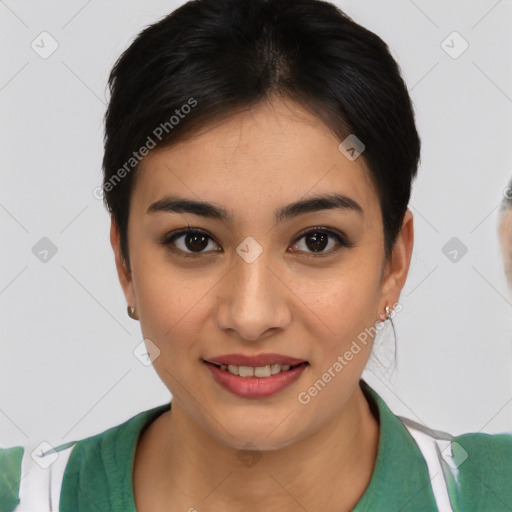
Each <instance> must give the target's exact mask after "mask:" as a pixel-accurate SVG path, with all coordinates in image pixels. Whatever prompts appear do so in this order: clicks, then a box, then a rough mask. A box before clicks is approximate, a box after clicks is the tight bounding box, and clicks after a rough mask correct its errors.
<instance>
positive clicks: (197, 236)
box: [161, 228, 218, 256]
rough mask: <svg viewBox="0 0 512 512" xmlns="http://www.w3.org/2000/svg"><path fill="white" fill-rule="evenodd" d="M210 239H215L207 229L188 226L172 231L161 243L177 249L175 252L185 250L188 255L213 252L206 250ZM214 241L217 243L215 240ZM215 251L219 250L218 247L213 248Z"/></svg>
mask: <svg viewBox="0 0 512 512" xmlns="http://www.w3.org/2000/svg"><path fill="white" fill-rule="evenodd" d="M210 241H211V242H213V239H212V238H211V236H210V235H208V233H207V232H206V231H203V230H202V229H197V228H188V229H180V230H178V231H175V232H173V233H170V234H169V235H167V236H166V237H165V238H164V239H163V240H162V242H161V243H162V245H165V246H168V247H169V248H171V249H172V250H174V249H177V251H175V252H183V253H185V254H184V255H186V256H188V255H195V254H197V255H200V254H201V253H206V252H211V251H206V250H205V249H207V248H208V246H209V243H210ZM213 243H214V244H215V242H213ZM215 245H217V244H215ZM213 251H214V252H218V249H213Z"/></svg>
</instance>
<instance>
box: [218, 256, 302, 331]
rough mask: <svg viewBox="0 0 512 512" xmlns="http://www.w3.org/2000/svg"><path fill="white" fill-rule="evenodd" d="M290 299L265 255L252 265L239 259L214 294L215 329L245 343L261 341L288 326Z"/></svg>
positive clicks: (287, 290) (290, 293)
mask: <svg viewBox="0 0 512 512" xmlns="http://www.w3.org/2000/svg"><path fill="white" fill-rule="evenodd" d="M274 266H275V265H274ZM291 295H292V292H291V291H290V290H289V288H288V287H287V286H286V284H285V283H283V281H282V279H281V278H280V277H279V271H278V270H276V269H274V268H272V262H270V261H269V260H268V258H267V256H266V253H265V252H263V253H262V254H261V255H260V256H259V257H258V258H256V260H255V261H252V262H248V261H245V260H244V259H243V258H240V259H239V260H237V261H236V262H235V264H234V267H233V268H232V269H231V270H230V272H229V273H228V275H227V276H226V277H225V279H223V280H222V284H221V289H220V290H219V293H217V298H218V304H217V309H216V319H217V326H218V327H219V328H220V329H222V330H227V331H235V332H236V334H237V335H238V337H240V338H241V339H244V340H247V341H258V340H261V339H264V338H266V337H268V336H271V335H272V334H275V333H276V332H278V331H279V330H283V329H286V327H287V326H288V325H289V323H290V320H291V311H290V301H291Z"/></svg>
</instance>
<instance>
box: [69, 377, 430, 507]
mask: <svg viewBox="0 0 512 512" xmlns="http://www.w3.org/2000/svg"><path fill="white" fill-rule="evenodd" d="M360 386H361V389H362V390H363V393H364V394H365V396H366V398H367V400H368V402H369V404H370V407H371V409H372V412H373V413H374V415H375V416H376V417H377V418H378V420H379V423H380V436H379V447H378V454H377V460H376V464H375V468H374V471H373V474H372V478H371V480H370V484H369V486H368V488H367V489H366V491H365V493H364V494H363V496H362V497H361V499H360V500H359V502H358V503H357V505H356V507H355V508H354V509H353V512H365V511H372V512H373V511H379V512H386V511H393V512H397V511H400V512H417V511H418V510H421V511H422V512H428V511H430V510H432V511H436V510H437V508H436V505H435V501H434V496H433V494H432V490H431V486H430V480H429V476H428V471H427V466H426V464H425V461H424V460H423V457H422V455H421V453H420V451H419V449H418V448H417V446H416V444H415V443H414V441H413V439H412V437H411V436H410V434H409V433H408V432H407V430H406V428H405V426H404V425H403V424H402V422H401V421H400V419H399V418H398V417H397V416H395V415H394V414H393V413H392V412H391V410H390V409H389V408H388V406H387V405H386V404H385V402H384V401H383V400H382V398H381V397H380V396H379V395H378V394H377V393H376V392H375V391H374V390H373V389H372V388H371V387H370V386H369V385H368V384H367V383H366V382H365V381H364V380H363V379H361V380H360ZM170 408H171V402H169V403H167V404H164V405H160V406H158V407H155V408H153V409H150V410H147V411H144V412H141V413H139V414H137V415H136V416H134V417H132V418H131V419H129V420H128V421H126V422H125V423H123V424H121V425H118V426H115V427H112V428H110V429H108V430H106V431H105V432H102V433H100V434H97V435H95V436H93V437H90V438H87V439H84V440H82V441H79V442H77V443H76V445H75V448H74V450H73V452H72V453H71V456H70V460H69V462H68V465H67V468H66V472H65V478H64V481H63V484H62V493H61V506H62V510H89V509H95V510H98V509H99V510H123V511H126V512H136V508H135V502H134V496H133V484H132V476H133V462H134V457H135V448H136V445H137V440H138V437H139V435H140V434H141V432H142V431H143V429H144V428H145V427H146V426H148V425H149V424H150V423H151V422H152V421H153V420H155V419H156V418H157V417H158V416H160V415H161V414H162V413H164V412H166V411H168V410H170ZM77 489H78V490H79V491H77Z"/></svg>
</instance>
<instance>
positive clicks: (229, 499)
mask: <svg viewBox="0 0 512 512" xmlns="http://www.w3.org/2000/svg"><path fill="white" fill-rule="evenodd" d="M378 439H379V424H378V421H377V420H376V419H375V418H374V416H373V415H372V413H371V411H370V408H369V405H368V402H367V401H366V398H365V396H364V394H363V392H362V390H361V388H360V387H359V386H357V387H356V389H355V391H354V393H353V395H352V396H351V397H350V399H349V401H348V403H347V404H346V406H345V407H344V409H343V411H342V414H340V415H338V416H337V417H334V418H333V419H332V420H331V421H330V422H329V423H328V424H326V425H323V427H322V429H320V430H319V431H317V432H315V433H314V434H312V435H310V436H308V437H306V438H304V439H301V440H300V441H298V442H295V443H293V444H290V445H288V446H286V447H284V448H281V449H278V450H272V451H264V452H261V453H259V452H253V453H252V456H253V458H252V459H251V458H250V457H251V453H249V454H247V455H248V458H246V459H244V458H242V453H241V450H239V449H237V448H233V447H230V446H227V445H225V444H222V443H220V442H219V441H217V440H216V439H214V438H213V437H212V436H210V435H209V434H208V433H207V432H206V431H205V430H204V429H202V427H201V426H199V425H198V424H197V423H196V422H194V420H193V419H192V418H190V417H189V416H188V414H187V413H186V411H185V410H184V409H183V408H182V407H181V406H180V404H179V403H177V402H175V401H173V403H172V408H171V411H169V412H168V413H165V414H163V415H161V416H160V417H159V418H158V419H157V420H156V421H155V422H153V423H152V424H151V425H150V427H149V428H148V429H147V431H146V432H145V433H144V436H141V438H140V440H139V446H138V448H137V456H136V466H137V465H138V467H139V469H140V468H143V467H146V468H147V470H148V471H147V472H146V474H148V475H149V474H151V478H152V479H153V481H152V482H151V483H149V482H148V480H147V479H141V480H138V481H139V482H141V486H140V487H142V486H147V485H151V486H153V489H152V492H151V496H153V497H154V496H155V493H156V494H158V495H159V496H160V498H159V500H161V502H162V503H177V502H178V500H179V501H180V502H181V503H182V504H181V505H180V506H183V507H185V508H183V510H188V509H190V508H191V507H197V508H198V509H201V507H206V508H208V510H210V511H216V510H223V511H230V510H240V509H243V510H250V511H254V512H256V511H258V512H259V511H266V510H275V509H279V510H299V509H300V508H301V507H302V508H304V509H305V510H318V509H319V508H320V507H321V508H322V509H323V510H337V511H340V510H351V509H352V508H353V507H354V506H355V505H356V503H357V501H358V500H359V499H360V498H361V496H362V495H363V493H364V491H365V489H366V488H367V486H368V484H369V482H370V479H371V475H372V472H373V468H374V464H375V460H376V457H377V449H378ZM148 466H151V467H150V468H149V467H148ZM135 469H136V468H135ZM141 471H142V469H141ZM134 474H135V476H136V473H135V471H134ZM155 474H156V475H165V477H163V478H162V479H161V483H160V485H155V482H154V475H155ZM136 482H137V480H134V483H136ZM134 487H135V485H134ZM177 489H179V494H180V498H178V496H177V492H176V490H177ZM164 495H165V496H164ZM248 504H250V508H248ZM192 510H193V508H192Z"/></svg>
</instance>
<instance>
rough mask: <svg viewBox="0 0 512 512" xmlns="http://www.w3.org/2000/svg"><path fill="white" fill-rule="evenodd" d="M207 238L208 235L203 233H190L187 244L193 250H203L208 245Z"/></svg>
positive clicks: (186, 240)
mask: <svg viewBox="0 0 512 512" xmlns="http://www.w3.org/2000/svg"><path fill="white" fill-rule="evenodd" d="M207 238H208V237H207V236H205V235H203V234H201V233H190V234H188V235H187V236H186V237H185V245H186V246H187V249H189V250H191V251H194V250H197V251H202V250H203V249H205V248H206V247H207V246H208V240H207ZM198 240H199V241H198Z"/></svg>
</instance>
